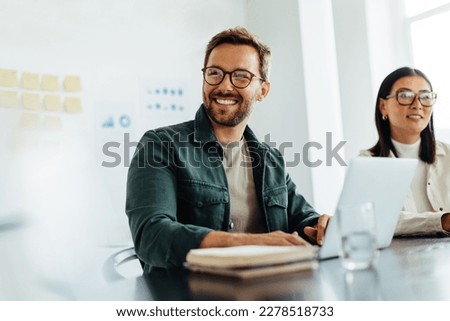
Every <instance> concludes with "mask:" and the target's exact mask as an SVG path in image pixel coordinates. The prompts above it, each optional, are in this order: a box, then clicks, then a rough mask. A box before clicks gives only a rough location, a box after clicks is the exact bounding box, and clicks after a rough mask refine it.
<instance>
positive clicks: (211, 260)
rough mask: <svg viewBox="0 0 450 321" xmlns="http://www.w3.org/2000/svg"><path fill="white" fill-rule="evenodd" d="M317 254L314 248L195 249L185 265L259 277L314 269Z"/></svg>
mask: <svg viewBox="0 0 450 321" xmlns="http://www.w3.org/2000/svg"><path fill="white" fill-rule="evenodd" d="M316 252H317V250H316V248H315V247H313V246H270V245H243V246H233V247H222V248H207V249H194V250H191V251H189V253H188V255H187V256H186V263H185V266H186V267H187V268H188V269H190V270H191V271H194V272H205V273H212V274H218V275H225V276H233V277H238V278H256V277H263V276H268V275H275V274H286V273H292V272H298V271H303V270H310V269H314V268H316V266H317V261H316Z"/></svg>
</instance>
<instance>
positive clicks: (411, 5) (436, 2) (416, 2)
mask: <svg viewBox="0 0 450 321" xmlns="http://www.w3.org/2000/svg"><path fill="white" fill-rule="evenodd" d="M447 3H450V0H405V11H406V15H407V16H409V17H411V16H415V15H417V14H420V13H422V12H425V11H428V10H431V9H434V8H437V7H439V6H442V5H444V4H447Z"/></svg>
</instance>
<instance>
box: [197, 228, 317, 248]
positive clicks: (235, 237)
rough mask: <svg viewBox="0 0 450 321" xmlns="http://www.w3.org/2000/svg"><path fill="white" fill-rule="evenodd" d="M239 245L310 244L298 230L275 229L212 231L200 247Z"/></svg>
mask: <svg viewBox="0 0 450 321" xmlns="http://www.w3.org/2000/svg"><path fill="white" fill-rule="evenodd" d="M238 245H309V243H308V242H307V241H305V240H304V239H302V238H301V237H300V236H298V233H297V232H294V233H292V234H291V233H285V232H282V231H275V232H270V233H258V234H248V233H228V232H222V231H212V232H209V233H208V234H207V235H206V236H205V237H204V238H203V240H202V241H201V242H200V246H199V247H200V248H207V247H228V246H238Z"/></svg>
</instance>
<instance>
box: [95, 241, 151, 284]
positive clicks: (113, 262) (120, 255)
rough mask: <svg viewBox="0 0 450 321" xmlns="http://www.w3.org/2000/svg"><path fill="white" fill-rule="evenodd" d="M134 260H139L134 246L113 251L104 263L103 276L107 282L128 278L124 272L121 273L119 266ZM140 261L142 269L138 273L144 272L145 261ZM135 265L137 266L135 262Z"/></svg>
mask: <svg viewBox="0 0 450 321" xmlns="http://www.w3.org/2000/svg"><path fill="white" fill-rule="evenodd" d="M132 260H139V257H138V256H137V255H136V252H135V250H134V247H129V248H126V249H122V250H120V251H117V252H115V253H113V254H112V255H110V256H109V257H108V258H107V259H106V260H105V262H104V263H103V267H102V272H103V277H104V278H105V280H106V281H107V282H113V281H117V280H120V279H124V278H126V276H125V275H124V274H123V273H121V271H120V269H119V268H120V267H121V266H122V265H124V264H125V263H127V262H130V261H132ZM139 263H140V267H141V269H140V271H139V272H138V273H142V268H143V263H142V261H140V260H139ZM135 266H137V264H135ZM135 270H136V269H135Z"/></svg>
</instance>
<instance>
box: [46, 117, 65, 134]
mask: <svg viewBox="0 0 450 321" xmlns="http://www.w3.org/2000/svg"><path fill="white" fill-rule="evenodd" d="M43 124H44V128H45V129H46V130H51V131H54V130H63V125H62V122H61V117H59V116H45V117H44V120H43Z"/></svg>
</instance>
